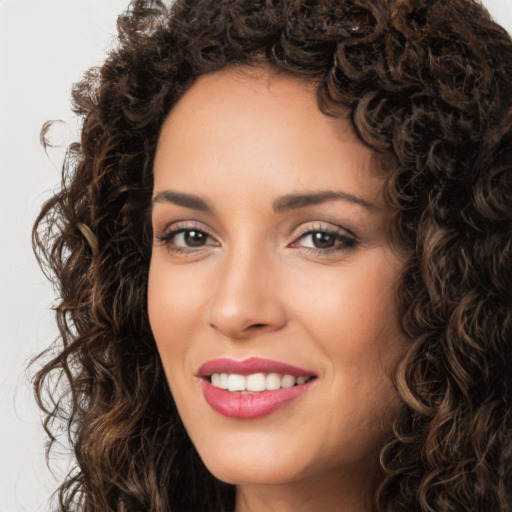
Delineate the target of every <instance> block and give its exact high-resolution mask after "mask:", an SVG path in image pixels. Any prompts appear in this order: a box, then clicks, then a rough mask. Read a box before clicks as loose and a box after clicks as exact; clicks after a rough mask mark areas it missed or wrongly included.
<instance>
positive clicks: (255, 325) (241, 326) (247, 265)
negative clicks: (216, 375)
mask: <svg viewBox="0 0 512 512" xmlns="http://www.w3.org/2000/svg"><path fill="white" fill-rule="evenodd" d="M277 279H278V265H276V262H275V261H274V260H273V258H272V255H271V254H270V253H269V251H267V250H265V248H264V247H263V246H262V244H258V243H255V241H254V240H247V239H245V240H240V241H239V242H238V243H237V244H236V245H234V246H233V247H232V248H231V250H227V251H226V253H225V255H224V256H223V258H222V263H221V265H220V266H219V274H218V278H217V282H216V283H215V284H216V286H215V289H214V292H213V296H212V299H211V305H210V325H211V326H212V327H213V328H215V329H216V330H218V331H220V332H222V333H223V334H224V335H226V336H228V337H230V338H233V339H237V338H246V337H248V336H250V334H251V333H253V332H261V331H263V330H265V331H271V330H276V329H279V328H280V327H282V326H283V325H284V324H285V323H286V316H285V311H284V307H283V304H282V303H281V301H280V299H279V296H278V293H277V292H278V290H277V289H276V286H274V284H275V283H276V281H277Z"/></svg>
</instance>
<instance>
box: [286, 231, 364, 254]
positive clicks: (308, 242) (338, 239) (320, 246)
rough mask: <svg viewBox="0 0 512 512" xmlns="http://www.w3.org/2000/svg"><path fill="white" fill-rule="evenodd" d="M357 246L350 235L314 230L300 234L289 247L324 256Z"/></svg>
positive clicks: (356, 242)
mask: <svg viewBox="0 0 512 512" xmlns="http://www.w3.org/2000/svg"><path fill="white" fill-rule="evenodd" d="M357 245H358V241H357V239H356V238H355V237H353V236H351V235H348V234H344V233H339V232H337V231H331V230H326V229H315V230H309V231H306V232H305V233H302V234H301V235H300V236H299V237H297V238H296V239H295V241H294V242H293V243H292V244H291V245H290V247H297V248H304V249H308V250H312V251H314V252H317V253H320V254H322V253H323V254H325V253H329V252H333V251H342V250H347V249H353V248H355V247H356V246H357Z"/></svg>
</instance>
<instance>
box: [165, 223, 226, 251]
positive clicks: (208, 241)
mask: <svg viewBox="0 0 512 512" xmlns="http://www.w3.org/2000/svg"><path fill="white" fill-rule="evenodd" d="M156 239H157V240H158V242H160V243H161V244H162V245H165V246H166V247H167V248H168V249H169V250H170V251H174V252H193V251H195V250H198V249H201V248H203V247H207V246H217V245H218V243H217V241H216V240H215V239H214V238H213V237H211V236H210V235H209V234H208V233H206V232H205V231H202V230H200V229H197V228H177V229H171V230H168V231H166V232H165V233H162V234H159V235H157V236H156Z"/></svg>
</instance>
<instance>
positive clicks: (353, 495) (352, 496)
mask: <svg viewBox="0 0 512 512" xmlns="http://www.w3.org/2000/svg"><path fill="white" fill-rule="evenodd" d="M375 483H376V476H375V475H371V476H369V475H368V474H366V475H365V476H364V478H358V477H357V476H355V475H348V476H347V475H344V476H340V475H339V474H338V473H336V474H332V475H327V476H325V477H324V478H321V479H315V481H314V482H312V481H307V480H297V481H295V482H288V483H286V484H282V485H281V484H272V485H267V484H262V485H258V484H250V485H239V486H238V487H237V498H236V508H235V512H311V510H322V512H370V511H371V510H372V509H373V507H372V503H373V491H374V489H375Z"/></svg>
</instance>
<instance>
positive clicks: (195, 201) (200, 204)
mask: <svg viewBox="0 0 512 512" xmlns="http://www.w3.org/2000/svg"><path fill="white" fill-rule="evenodd" d="M156 203H174V204H176V205H178V206H183V207H185V208H192V209H193V210H200V211H203V212H211V211H213V206H212V205H211V204H210V203H208V202H207V201H205V200H204V199H202V198H201V197H199V196H196V195H194V194H185V193H183V192H174V191H172V190H164V191H163V192H159V193H158V194H157V195H156V196H155V197H154V198H153V201H152V204H153V205H154V204H156Z"/></svg>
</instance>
